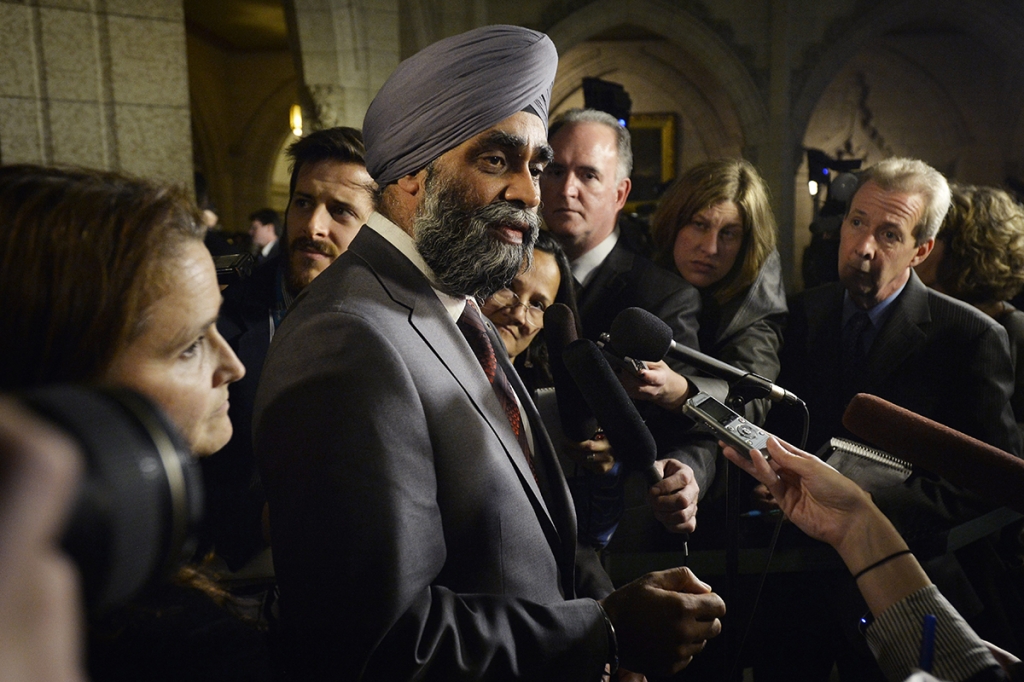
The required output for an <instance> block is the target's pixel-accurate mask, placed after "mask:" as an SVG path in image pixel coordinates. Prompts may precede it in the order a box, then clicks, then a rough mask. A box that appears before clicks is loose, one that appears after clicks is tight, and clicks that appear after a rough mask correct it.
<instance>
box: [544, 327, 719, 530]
mask: <svg viewBox="0 0 1024 682" xmlns="http://www.w3.org/2000/svg"><path fill="white" fill-rule="evenodd" d="M562 357H563V360H564V361H565V366H566V369H567V370H568V372H569V374H570V375H571V376H572V378H573V380H574V381H575V382H576V384H577V386H578V387H579V389H580V392H581V393H582V395H583V397H584V399H585V400H586V402H587V404H588V406H589V407H590V409H591V411H592V412H593V414H594V416H595V417H596V419H597V423H598V424H600V425H601V427H602V428H603V429H604V432H605V435H606V436H607V437H608V440H609V442H610V443H611V446H612V448H614V451H615V454H616V457H618V458H619V459H620V460H622V461H623V462H624V463H625V464H626V465H627V466H628V467H630V468H632V469H637V470H639V471H642V472H643V473H644V475H645V476H646V477H647V480H648V482H649V483H650V484H651V486H652V488H651V497H650V503H651V508H652V510H653V512H654V516H655V518H656V519H658V521H659V522H661V523H662V525H664V526H665V527H666V528H667V529H668V530H669V531H671V532H674V533H688V532H692V531H693V530H695V529H696V525H697V521H696V514H697V498H698V496H699V493H700V488H699V487H698V485H697V482H696V480H695V478H694V475H693V470H692V469H691V468H690V467H689V466H687V465H686V464H683V463H682V462H678V461H676V460H671V459H670V460H661V461H655V460H656V459H657V454H658V446H657V444H656V443H655V442H654V437H653V436H652V435H651V432H650V430H649V429H648V428H647V425H646V424H645V423H644V420H643V418H642V417H641V416H640V413H639V412H637V409H636V406H635V405H634V404H633V401H632V400H630V399H629V396H628V395H626V391H625V389H624V388H623V387H622V385H621V384H620V383H619V380H618V378H617V377H616V376H615V372H614V371H613V370H612V368H611V366H610V365H609V364H608V361H607V360H606V359H605V357H604V355H603V354H602V353H601V351H600V350H599V349H598V347H597V346H596V345H595V344H594V343H593V342H592V341H589V340H587V339H580V340H578V341H574V342H573V343H571V344H569V346H568V347H566V349H565V351H564V353H563V356H562ZM556 390H557V389H556Z"/></svg>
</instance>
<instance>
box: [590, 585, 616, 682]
mask: <svg viewBox="0 0 1024 682" xmlns="http://www.w3.org/2000/svg"><path fill="white" fill-rule="evenodd" d="M596 604H597V607H598V608H599V609H601V615H602V616H603V617H604V627H605V629H606V630H607V631H608V672H609V673H610V674H611V675H614V674H615V673H617V672H618V671H619V639H618V637H616V636H615V626H614V625H612V619H611V618H609V617H608V612H607V611H605V610H604V606H602V605H601V602H596Z"/></svg>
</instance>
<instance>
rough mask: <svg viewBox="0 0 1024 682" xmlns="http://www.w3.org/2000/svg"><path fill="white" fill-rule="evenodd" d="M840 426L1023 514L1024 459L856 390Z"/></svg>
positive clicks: (890, 452) (887, 450)
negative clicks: (856, 392)
mask: <svg viewBox="0 0 1024 682" xmlns="http://www.w3.org/2000/svg"><path fill="white" fill-rule="evenodd" d="M843 426H845V427H846V428H847V429H849V430H850V432H851V433H853V434H854V435H856V436H857V437H859V438H863V439H864V440H865V441H867V442H868V443H870V444H871V445H874V446H875V447H878V448H881V449H882V450H885V451H886V452H888V453H889V454H892V455H895V456H896V457H899V458H900V459H905V460H907V461H908V462H911V463H912V464H916V465H918V466H920V467H923V468H925V469H927V470H928V471H931V472H934V473H936V474H938V475H939V476H942V477H943V478H945V479H946V480H948V481H951V482H952V483H955V484H956V485H959V486H962V487H964V488H967V489H968V490H971V491H973V492H975V493H978V494H980V495H984V496H985V497H987V498H989V499H990V500H992V501H993V502H995V503H996V504H998V505H1005V506H1007V507H1010V508H1011V509H1014V510H1016V511H1018V512H1021V513H1024V461H1021V460H1020V459H1019V458H1017V457H1014V456H1013V455H1011V454H1009V453H1008V452H1003V451H1002V450H1000V449H999V448H995V447H992V446H991V445H989V444H988V443H983V442H982V441H980V440H978V439H977V438H972V437H971V436H968V435H967V434H964V433H961V432H960V431H957V430H955V429H951V428H949V427H948V426H945V425H944V424H940V423H938V422H936V421H933V420H931V419H928V418H927V417H922V416H921V415H919V414H915V413H913V412H911V411H910V410H907V409H904V408H902V407H900V406H898V405H894V404H892V403H890V402H888V401H887V400H882V399H881V398H879V397H877V396H873V395H867V394H865V393H858V394H857V395H855V396H854V397H853V400H851V401H850V404H849V405H848V406H847V407H846V412H845V414H843Z"/></svg>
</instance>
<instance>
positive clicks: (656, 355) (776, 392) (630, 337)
mask: <svg viewBox="0 0 1024 682" xmlns="http://www.w3.org/2000/svg"><path fill="white" fill-rule="evenodd" d="M609 337H610V338H609V342H608V345H607V346H606V349H607V350H608V351H609V352H611V353H613V354H614V355H616V356H618V357H630V358H633V359H635V360H643V361H645V362H647V361H651V362H654V361H657V360H661V359H663V358H664V357H666V356H669V355H670V356H672V357H674V358H676V359H679V360H682V361H683V362H685V363H687V364H688V365H690V366H692V367H694V368H696V369H699V370H701V371H703V372H706V373H707V374H709V375H710V376H713V377H718V378H720V379H725V380H726V381H728V382H729V385H730V387H731V390H732V391H733V392H734V393H736V394H737V395H741V396H743V397H744V398H745V399H747V400H752V399H754V398H768V399H769V400H772V401H773V402H782V403H787V404H790V405H802V404H803V401H802V400H800V398H798V397H796V395H794V394H793V393H790V392H789V391H787V390H786V389H784V388H782V387H781V386H777V385H775V384H773V383H772V382H771V381H769V380H768V379H766V378H764V377H762V376H760V375H758V374H754V373H753V372H747V371H744V370H742V369H739V368H737V367H733V366H732V365H730V364H728V363H725V362H722V361H721V360H718V359H716V358H713V357H711V356H710V355H705V354H704V353H701V352H700V351H696V350H693V349H692V348H687V347H686V346H683V345H680V344H678V343H676V342H675V340H674V339H673V338H672V328H671V327H669V326H668V325H667V324H665V322H664V321H663V320H661V319H659V318H658V317H657V316H656V315H654V314H652V313H650V312H648V311H646V310H644V309H643V308H626V309H625V310H623V311H622V312H621V313H619V314H618V315H617V316H616V318H615V320H614V321H613V322H612V327H611V330H610V331H609Z"/></svg>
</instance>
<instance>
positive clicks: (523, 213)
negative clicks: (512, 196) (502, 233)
mask: <svg viewBox="0 0 1024 682" xmlns="http://www.w3.org/2000/svg"><path fill="white" fill-rule="evenodd" d="M473 217H474V218H476V219H477V220H480V221H481V222H483V223H484V225H486V226H487V227H512V228H515V229H518V230H520V231H522V232H526V233H529V234H534V233H536V232H537V231H538V230H540V216H539V215H538V214H536V213H534V212H532V211H528V210H526V209H524V208H520V207H518V206H516V205H515V204H513V203H510V202H508V201H499V202H496V203H493V204H488V205H487V206H483V207H481V208H479V209H477V210H476V211H474V213H473Z"/></svg>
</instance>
